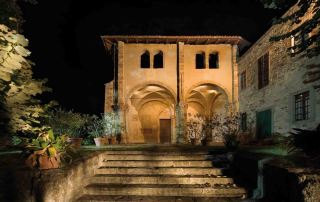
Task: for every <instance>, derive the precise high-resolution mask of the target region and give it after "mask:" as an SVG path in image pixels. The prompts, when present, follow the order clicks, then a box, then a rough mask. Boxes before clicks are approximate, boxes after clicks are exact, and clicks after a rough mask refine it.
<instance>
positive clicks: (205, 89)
mask: <svg viewBox="0 0 320 202" xmlns="http://www.w3.org/2000/svg"><path fill="white" fill-rule="evenodd" d="M186 103H187V109H186V112H187V122H188V121H194V120H199V119H200V120H209V119H210V118H212V115H213V114H214V113H217V114H220V115H225V114H226V113H227V112H228V110H229V99H228V95H227V93H226V92H225V90H224V89H223V88H221V87H219V86H218V85H215V84H211V83H204V84H199V85H196V86H194V87H192V88H191V89H190V90H189V91H188V93H187V97H186ZM200 125H201V124H200ZM200 128H202V127H200ZM213 136H214V135H213ZM212 141H214V142H221V141H222V139H221V137H212Z"/></svg>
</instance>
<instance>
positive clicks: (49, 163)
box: [38, 155, 59, 170]
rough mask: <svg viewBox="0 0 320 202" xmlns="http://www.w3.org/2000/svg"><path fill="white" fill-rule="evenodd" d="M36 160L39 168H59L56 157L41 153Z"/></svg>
mask: <svg viewBox="0 0 320 202" xmlns="http://www.w3.org/2000/svg"><path fill="white" fill-rule="evenodd" d="M38 161H39V169H40V170H45V169H53V168H59V161H58V159H57V157H49V156H47V155H41V156H39V158H38Z"/></svg>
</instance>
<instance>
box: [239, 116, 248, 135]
mask: <svg viewBox="0 0 320 202" xmlns="http://www.w3.org/2000/svg"><path fill="white" fill-rule="evenodd" d="M240 118H241V122H240V127H241V130H242V131H247V128H248V127H247V113H246V112H243V113H241V114H240Z"/></svg>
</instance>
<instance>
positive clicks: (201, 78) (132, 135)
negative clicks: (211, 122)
mask: <svg viewBox="0 0 320 202" xmlns="http://www.w3.org/2000/svg"><path fill="white" fill-rule="evenodd" d="M102 40H103V42H104V46H105V47H106V49H107V52H108V53H109V54H111V56H112V57H113V62H114V80H113V81H111V82H109V83H107V84H106V86H105V112H110V111H113V110H117V111H118V112H119V115H120V121H121V122H122V124H123V125H124V128H125V129H124V132H123V135H122V142H124V143H156V144H158V143H177V142H180V143H186V137H185V132H184V131H183V129H182V130H181V128H183V125H184V124H185V122H186V121H187V120H188V118H190V117H192V116H194V115H201V116H203V117H207V116H210V114H212V113H213V112H216V113H222V114H223V113H226V112H230V111H238V108H239V103H238V52H239V50H241V49H242V48H244V47H245V46H247V45H248V42H247V41H246V40H244V39H243V38H242V37H239V36H119V35H116V36H115V35H113V36H102Z"/></svg>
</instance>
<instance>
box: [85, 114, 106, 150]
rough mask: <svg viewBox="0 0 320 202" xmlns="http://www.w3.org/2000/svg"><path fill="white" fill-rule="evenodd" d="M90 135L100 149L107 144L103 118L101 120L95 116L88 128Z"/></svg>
mask: <svg viewBox="0 0 320 202" xmlns="http://www.w3.org/2000/svg"><path fill="white" fill-rule="evenodd" d="M88 133H89V135H90V136H91V137H93V140H94V142H95V144H96V146H97V147H100V146H102V145H104V144H105V143H106V138H105V137H104V136H105V128H104V121H103V117H102V118H99V117H97V116H93V117H92V119H91V121H90V124H89V126H88Z"/></svg>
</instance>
